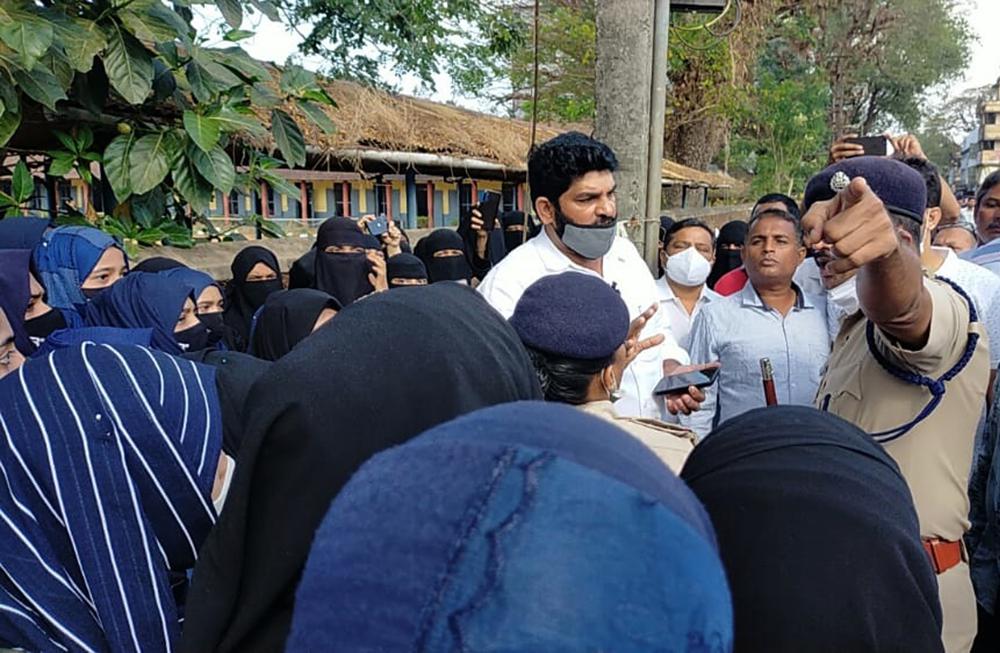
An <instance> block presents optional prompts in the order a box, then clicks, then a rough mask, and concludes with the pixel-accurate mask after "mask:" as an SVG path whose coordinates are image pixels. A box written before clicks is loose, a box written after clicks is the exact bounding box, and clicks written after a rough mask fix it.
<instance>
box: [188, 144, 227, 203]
mask: <svg viewBox="0 0 1000 653" xmlns="http://www.w3.org/2000/svg"><path fill="white" fill-rule="evenodd" d="M188 154H189V155H190V157H191V161H192V162H193V163H194V166H195V168H197V169H198V172H199V173H201V176H202V177H204V178H205V179H206V180H207V181H208V182H209V183H210V184H212V186H214V187H215V188H217V189H219V190H221V191H222V192H223V193H224V194H226V195H228V194H229V191H231V190H233V183H234V182H235V181H236V169H235V168H234V167H233V162H232V160H231V159H230V158H229V155H228V154H226V151H225V150H223V149H222V148H221V147H218V146H216V147H215V148H213V149H212V150H211V151H210V152H203V151H202V150H199V149H197V148H193V149H192V150H191V151H189V152H188Z"/></svg>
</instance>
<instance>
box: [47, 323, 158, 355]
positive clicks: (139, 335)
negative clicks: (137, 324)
mask: <svg viewBox="0 0 1000 653" xmlns="http://www.w3.org/2000/svg"><path fill="white" fill-rule="evenodd" d="M85 342H89V343H92V344H96V345H111V346H113V347H123V346H134V347H152V346H153V345H152V343H153V330H152V329H120V328H117V327H106V326H97V327H79V328H69V329H60V330H59V331H54V332H53V333H52V334H50V335H49V337H48V338H46V339H45V342H43V343H42V345H41V346H40V347H39V348H38V351H36V352H35V354H34V356H33V358H41V357H43V356H48V355H49V354H51V353H52V352H54V351H55V350H57V349H65V348H66V347H75V346H77V345H82V344H83V343H85Z"/></svg>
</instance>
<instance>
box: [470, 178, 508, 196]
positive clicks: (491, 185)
mask: <svg viewBox="0 0 1000 653" xmlns="http://www.w3.org/2000/svg"><path fill="white" fill-rule="evenodd" d="M476 187H477V188H478V189H479V190H495V191H496V192H498V193H502V192H503V182H502V181H492V180H486V181H477V182H476Z"/></svg>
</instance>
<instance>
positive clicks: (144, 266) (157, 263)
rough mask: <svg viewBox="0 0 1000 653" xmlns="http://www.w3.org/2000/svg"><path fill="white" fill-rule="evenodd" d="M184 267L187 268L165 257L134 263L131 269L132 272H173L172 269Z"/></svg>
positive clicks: (155, 257)
mask: <svg viewBox="0 0 1000 653" xmlns="http://www.w3.org/2000/svg"><path fill="white" fill-rule="evenodd" d="M185 267H187V266H186V265H184V264H183V263H181V262H180V261H176V260H174V259H172V258H167V257H166V256H154V257H152V258H147V259H143V260H141V261H139V262H138V263H136V264H135V266H134V267H133V268H132V272H163V271H164V270H173V269H174V268H185Z"/></svg>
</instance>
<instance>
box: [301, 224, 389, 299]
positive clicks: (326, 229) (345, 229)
mask: <svg viewBox="0 0 1000 653" xmlns="http://www.w3.org/2000/svg"><path fill="white" fill-rule="evenodd" d="M337 245H339V246H342V247H361V248H362V249H365V250H369V249H374V250H380V249H381V248H382V245H381V243H379V241H378V240H377V239H376V238H374V237H372V236H369V235H367V234H364V233H361V230H360V229H358V225H357V223H356V222H355V221H354V220H351V219H350V218H330V219H329V220H327V221H326V222H324V223H323V224H321V225H320V227H319V230H318V231H317V232H316V255H315V256H316V269H315V279H316V285H315V288H316V289H317V290H322V291H323V292H325V293H327V294H329V295H332V296H334V297H336V298H337V300H338V301H339V302H340V303H341V304H343V305H344V306H347V305H348V304H351V303H353V302H354V301H356V300H358V299H360V298H361V297H364V296H365V295H370V294H371V293H373V292H375V287H374V286H372V284H371V282H369V281H368V275H369V274H370V273H371V271H372V266H371V263H369V262H368V257H367V254H366V253H364V252H362V253H360V254H334V253H331V252H327V251H326V248H327V247H331V246H337Z"/></svg>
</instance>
